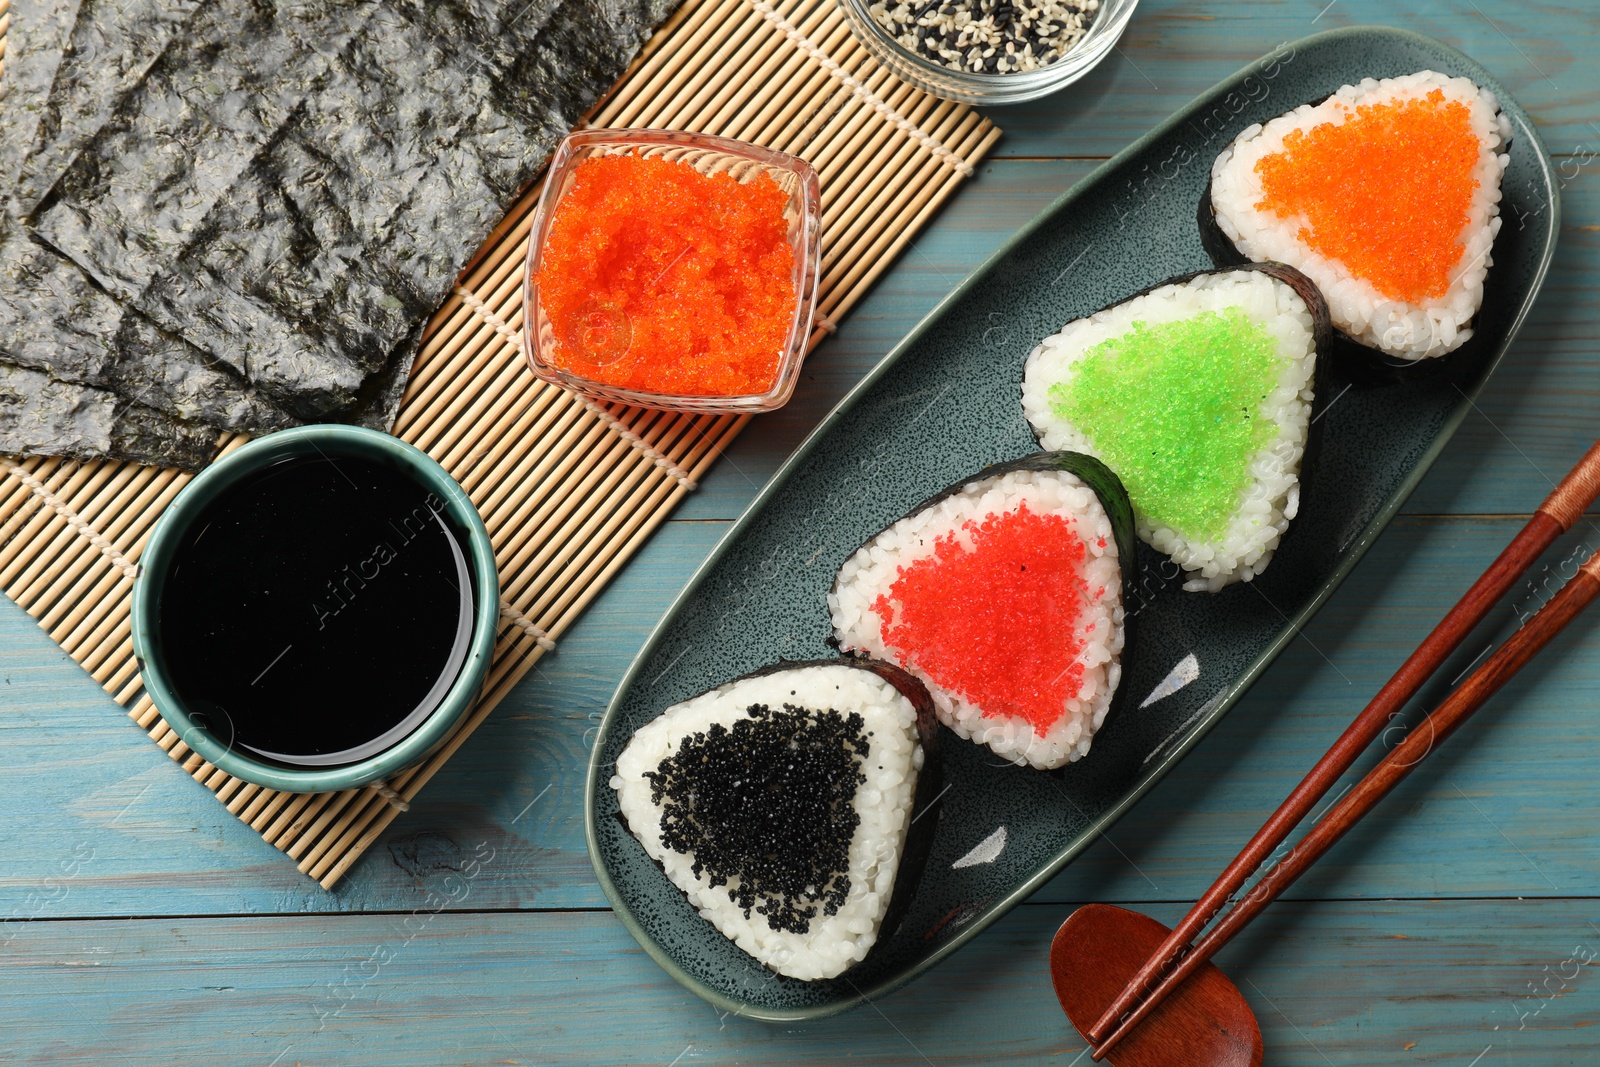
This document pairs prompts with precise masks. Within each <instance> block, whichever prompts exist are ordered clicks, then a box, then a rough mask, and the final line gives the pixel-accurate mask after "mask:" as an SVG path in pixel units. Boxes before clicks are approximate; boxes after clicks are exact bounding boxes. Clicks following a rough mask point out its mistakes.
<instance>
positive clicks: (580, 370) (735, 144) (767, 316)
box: [523, 130, 821, 412]
mask: <svg viewBox="0 0 1600 1067" xmlns="http://www.w3.org/2000/svg"><path fill="white" fill-rule="evenodd" d="M820 227H821V206H820V191H819V187H818V182H817V174H816V171H814V170H813V169H812V168H811V165H810V164H809V163H807V162H806V161H805V160H803V159H798V158H796V157H794V156H790V155H786V154H784V153H782V152H774V151H772V150H771V149H767V148H762V147H760V146H759V145H752V144H746V143H744V142H742V141H734V140H729V139H727V138H723V137H710V136H705V135H702V134H690V133H679V132H676V131H668V130H584V131H581V132H578V133H572V134H568V135H567V137H566V138H565V139H564V140H563V141H562V142H561V144H560V146H559V147H558V148H557V149H556V153H555V156H554V157H553V158H552V159H551V161H550V171H549V175H548V177H547V178H546V179H545V186H544V191H543V193H542V194H541V195H540V197H539V207H538V210H537V212H536V213H535V215H534V220H533V232H532V234H531V236H530V238H529V243H528V269H527V278H526V285H525V286H524V288H523V323H524V325H525V326H526V327H527V328H526V329H525V330H524V333H523V336H524V342H523V347H524V349H525V351H526V353H527V357H528V363H529V365H530V366H531V367H532V368H533V372H534V373H535V374H537V375H538V376H539V377H541V378H543V379H545V380H546V381H550V382H555V383H556V384H558V385H564V386H567V387H568V388H571V389H574V390H576V391H577V392H580V393H583V394H585V395H587V396H591V397H594V398H596V399H600V400H615V401H619V402H621V403H625V404H637V405H641V406H644V407H651V408H666V409H670V410H679V411H715V412H747V411H748V412H758V411H771V410H772V409H774V408H778V407H782V406H783V404H784V403H786V402H787V401H788V399H789V396H790V394H791V393H793V392H794V385H795V379H796V378H797V377H798V376H799V373H800V363H801V361H802V360H803V359H804V358H805V354H806V348H807V347H808V343H809V340H810V335H811V323H812V316H813V313H814V309H815V304H816V291H817V275H818V261H819V258H820V257H819V247H820V245H821V239H820Z"/></svg>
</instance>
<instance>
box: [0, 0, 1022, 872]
mask: <svg viewBox="0 0 1600 1067" xmlns="http://www.w3.org/2000/svg"><path fill="white" fill-rule="evenodd" d="M7 6H8V5H7V4H6V3H5V2H4V0H0V12H3V11H4V9H5V8H6V7H7ZM4 26H5V23H4V21H3V20H0V33H3V32H4ZM3 42H4V38H3V37H0V47H3ZM591 122H592V124H593V125H596V126H603V127H629V126H632V127H639V126H649V127H656V128H671V129H684V130H693V131H698V132H704V133H714V134H721V135H723V136H728V137H737V138H741V139H743V140H747V141H754V142H757V143H760V144H763V145H767V146H770V147H773V148H777V149H781V150H783V151H786V152H790V153H793V154H796V155H799V156H802V157H803V158H805V159H807V160H808V161H810V163H811V164H812V165H813V166H814V167H815V168H816V169H817V171H818V173H819V174H820V175H821V177H822V207H823V226H822V235H823V258H822V278H821V288H820V293H819V308H820V312H821V316H820V318H819V321H820V322H821V324H822V326H821V328H820V329H818V331H817V332H816V334H814V335H813V337H812V338H811V343H812V345H813V346H815V344H816V343H817V342H818V341H819V340H820V339H821V338H822V337H823V336H824V335H825V333H826V332H828V331H830V330H831V329H832V328H833V323H835V322H837V321H838V319H839V318H840V317H841V316H842V315H843V314H844V313H845V312H846V311H848V310H849V309H850V307H851V306H852V305H854V304H855V303H856V301H857V300H859V299H860V298H861V297H862V295H863V294H864V293H865V292H866V291H867V289H868V288H869V287H870V286H871V285H872V284H873V282H874V281H875V280H876V279H877V278H878V276H879V275H880V274H882V272H883V271H884V270H885V268H886V267H887V266H888V265H889V264H890V262H892V261H893V259H894V258H895V256H896V255H897V254H898V253H899V252H900V251H901V250H902V249H903V248H904V247H905V245H906V243H907V242H908V241H910V240H911V239H912V238H913V237H914V236H915V235H916V234H917V233H918V232H919V231H920V230H921V228H922V227H923V226H924V225H925V224H926V222H927V221H928V219H929V218H930V217H931V216H932V215H933V213H934V212H935V211H937V210H938V208H939V207H940V205H941V204H942V203H943V202H944V201H945V200H946V199H947V198H948V197H949V196H950V195H951V194H952V193H953V192H954V191H955V190H956V188H957V187H958V186H959V185H960V184H961V182H962V181H963V180H964V179H965V178H966V177H968V176H970V175H971V174H972V173H973V168H974V166H975V164H976V163H977V162H978V161H979V160H980V159H981V158H982V157H983V155H984V153H985V152H987V151H988V149H989V147H990V146H991V145H993V144H994V142H995V141H996V140H997V139H998V138H999V136H1000V131H999V130H998V129H996V128H994V127H993V126H992V125H991V124H990V123H989V121H988V120H986V119H983V118H981V117H980V116H979V115H978V114H976V113H975V112H973V111H972V110H970V109H969V108H966V107H964V106H961V105H957V104H952V103H948V102H945V101H941V100H938V99H936V98H934V97H931V96H928V95H926V94H924V93H922V92H920V91H918V90H915V89H912V88H911V87H910V86H908V85H905V84H904V83H902V82H901V81H899V80H898V79H897V78H895V77H894V76H893V75H891V74H890V73H889V72H888V71H886V70H885V69H884V68H882V67H881V66H879V65H878V64H877V63H876V62H875V61H874V60H873V59H872V58H871V57H870V56H869V55H868V54H867V53H866V50H865V49H864V48H862V47H861V46H860V45H859V44H858V43H857V41H856V39H855V38H854V37H853V36H852V35H851V33H850V29H849V26H848V24H847V22H846V19H845V16H844V13H843V11H842V10H841V9H840V8H839V7H837V6H836V2H835V0H779V2H777V3H768V2H767V0H686V2H685V3H684V4H683V6H682V7H681V8H680V9H679V10H678V12H677V13H676V14H675V15H674V16H673V17H672V19H671V20H669V21H668V23H667V24H666V25H665V26H663V27H662V28H661V29H660V30H659V31H658V32H657V33H656V34H655V36H654V37H652V38H651V40H650V42H649V43H648V44H647V45H646V47H645V49H644V51H643V52H642V53H641V55H640V57H639V58H638V59H637V60H635V62H634V64H633V66H632V67H631V68H630V69H629V71H628V73H627V74H626V75H624V76H623V78H622V79H621V80H620V81H619V82H618V83H617V85H616V86H615V87H614V88H613V89H612V91H611V93H610V94H609V95H608V97H607V98H606V99H605V100H603V101H602V102H601V104H600V105H599V106H598V107H597V108H596V110H595V112H594V113H593V115H592V118H591ZM537 198H538V189H537V188H535V189H533V190H532V191H530V192H529V193H528V194H527V195H526V196H524V197H523V198H522V199H521V200H520V201H519V202H518V203H517V204H516V206H515V207H513V208H512V210H511V212H510V213H509V215H508V216H507V217H506V219H505V221H504V222H503V223H502V224H501V225H500V226H499V227H498V228H497V230H496V231H495V232H494V233H493V234H492V235H491V236H490V238H489V240H488V242H487V243H486V244H485V245H484V248H483V249H482V250H481V251H480V252H479V254H478V256H477V257H476V258H475V259H474V261H473V263H472V265H471V266H470V267H469V269H468V271H467V272H466V273H465V274H464V276H463V278H462V284H461V285H460V286H458V287H457V289H456V293H455V295H454V296H453V297H451V298H450V300H449V301H447V302H446V304H445V305H444V306H443V307H442V308H441V309H440V310H439V312H438V313H437V314H436V315H435V316H434V318H433V319H432V321H431V322H430V323H429V324H428V328H427V331H426V333H425V335H424V341H423V345H422V349H421V352H420V354H419V355H418V357H417V361H416V365H415V368H414V370H413V372H412V377H411V380H410V383H409V385H408V388H407V391H406V394H405V399H404V401H403V403H402V406H401V409H400V414H399V418H398V420H397V421H396V423H395V426H394V429H393V433H394V434H395V435H396V436H398V437H400V438H403V439H404V440H406V441H410V442H411V443H412V444H415V445H416V446H418V447H419V448H421V449H423V450H424V451H426V452H427V453H428V454H429V455H431V456H433V457H434V458H435V459H437V460H438V461H439V462H440V463H441V464H443V465H444V467H445V468H446V469H447V470H449V471H450V473H451V474H452V475H453V476H454V477H455V478H456V479H457V480H458V481H459V482H460V483H461V484H462V486H463V487H464V488H465V489H466V491H467V493H468V494H469V495H470V496H471V498H472V501H473V503H474V504H476V505H477V507H478V510H479V512H480V513H482V515H483V518H484V522H485V523H486V524H487V526H488V528H489V532H490V535H491V537H492V538H493V541H494V544H495V550H496V557H495V558H496V564H497V565H498V568H499V571H500V587H501V595H502V603H501V620H500V630H499V637H498V642H497V644H496V646H495V656H494V663H493V665H492V667H491V668H490V674H489V679H488V682H487V683H486V686H485V692H484V696H483V697H482V699H481V700H480V701H479V703H478V704H477V706H476V708H475V709H474V710H473V712H472V713H471V714H470V716H469V717H468V718H467V719H466V720H465V722H464V724H463V726H462V727H461V729H460V730H458V731H457V732H456V734H455V735H454V736H453V737H452V738H451V739H450V740H449V742H448V743H447V744H446V745H445V746H444V747H443V748H442V749H441V750H440V751H438V752H437V753H435V754H434V755H433V756H432V757H430V758H429V759H428V760H427V761H426V762H424V763H422V764H420V765H419V766H417V767H414V768H412V769H410V770H408V771H406V772H404V773H401V774H398V775H395V776H394V777H392V778H391V779H390V780H389V781H388V782H386V783H380V784H379V785H377V786H369V787H366V788H362V789H351V790H345V791H343V792H337V793H315V794H311V793H284V792H278V791H275V790H271V789H264V788H261V787H259V786H254V785H250V784H247V783H245V782H242V781H240V780H239V779H237V778H234V777H232V776H230V775H227V774H225V773H223V772H221V771H219V770H217V769H216V768H215V767H213V766H211V765H210V764H209V763H206V762H205V761H204V760H202V759H201V758H200V757H199V756H198V755H196V754H195V753H193V752H191V751H190V750H189V748H188V746H187V745H185V744H184V743H183V742H182V741H181V740H180V739H179V738H178V737H177V735H176V734H175V733H174V731H173V730H171V729H170V728H169V727H168V726H167V724H166V723H165V722H163V721H162V719H161V717H160V715H159V714H158V713H157V711H156V709H155V707H154V705H153V704H152V703H151V701H150V698H149V697H148V696H146V695H145V692H144V689H143V686H142V685H141V683H140V679H139V673H138V666H137V664H136V663H135V660H134V655H133V645H132V640H131V638H130V636H129V608H130V603H131V592H132V588H133V576H134V575H135V574H136V573H137V561H138V559H139V554H140V552H141V550H142V549H143V547H144V544H145V541H146V539H147V538H148V537H149V534H150V532H151V530H152V528H153V527H154V525H155V523H156V520H157V519H158V518H159V517H160V516H161V513H162V510H163V509H164V508H165V507H166V506H167V504H168V503H169V502H171V500H172V499H173V497H174V496H175V495H176V494H177V493H178V491H179V490H180V489H182V488H183V486H184V484H185V483H186V482H187V481H188V479H189V476H188V475H186V474H183V473H180V472H178V471H173V470H163V469H158V468H154V467H144V466H139V465H136V464H131V463H113V462H72V461H66V460H56V459H41V458H28V459H22V460H11V459H6V458H4V457H0V471H3V474H0V587H3V588H4V590H5V592H6V595H7V596H9V597H11V599H12V600H14V601H16V602H17V603H18V604H19V605H21V606H22V608H23V609H24V610H26V611H27V612H28V614H30V615H31V616H33V618H35V619H36V620H38V622H39V625H40V627H42V628H43V629H44V630H45V632H47V633H48V634H49V635H50V636H51V638H52V639H53V640H55V641H56V642H57V643H58V644H59V645H60V646H61V647H62V649H64V650H65V651H66V652H67V653H68V654H69V655H70V656H71V657H72V658H73V659H74V660H76V661H77V662H78V663H79V664H80V665H82V667H83V668H84V669H85V670H87V671H88V672H89V673H90V674H91V675H92V676H93V677H94V679H95V681H97V682H99V683H100V684H101V685H102V686H104V687H105V690H106V692H108V693H110V694H111V695H112V697H114V698H115V699H116V701H117V702H118V703H119V704H122V705H123V706H124V707H126V708H128V709H129V711H128V714H129V716H131V717H132V718H133V719H134V721H135V722H137V723H138V724H139V726H140V728H142V729H144V730H146V731H148V733H149V735H150V738H151V740H153V741H154V742H155V743H156V744H158V745H160V746H161V747H162V748H163V749H164V750H166V752H167V753H168V755H170V756H171V757H172V758H173V759H174V760H176V761H177V762H179V763H180V764H181V765H182V766H183V769H184V770H185V771H187V772H189V774H190V775H192V776H193V777H194V778H195V779H196V780H197V781H199V782H200V783H201V784H203V785H204V786H205V787H206V788H208V789H210V790H211V791H212V792H213V793H214V794H215V795H216V797H217V799H218V800H219V801H220V802H221V803H223V804H225V805H226V806H227V808H228V810H229V811H230V812H232V813H233V814H234V815H236V816H238V817H239V818H240V819H241V820H243V821H244V822H245V823H247V824H248V825H249V826H250V828H251V829H253V830H255V831H257V832H258V833H260V834H261V836H262V837H263V838H265V839H266V840H267V841H268V842H270V843H271V844H273V845H275V846H276V847H278V848H279V849H281V850H283V852H285V853H286V854H287V855H288V856H289V857H290V858H291V859H293V860H295V861H296V863H297V864H298V865H299V869H300V870H301V871H303V872H304V873H305V874H307V875H309V876H311V877H312V878H314V879H316V880H317V881H318V882H319V883H320V884H321V885H322V886H323V887H324V888H331V887H332V886H333V885H334V883H336V882H337V881H338V880H339V879H340V878H341V877H343V876H344V874H345V873H346V872H347V871H348V870H349V869H350V867H351V865H352V864H354V863H355V862H356V860H357V859H359V858H360V857H361V855H362V853H363V852H365V851H366V849H367V848H368V847H369V846H370V845H371V844H372V843H373V842H374V841H375V840H376V839H377V838H378V836H379V834H381V833H382V832H383V831H384V829H385V828H386V827H387V826H388V825H389V824H390V822H392V821H393V820H394V818H395V817H396V816H397V815H398V814H399V813H400V812H402V811H404V810H406V809H407V808H408V807H409V804H410V802H411V801H412V800H413V799H414V798H415V797H416V796H417V793H418V792H419V791H420V790H421V789H422V787H423V786H424V785H425V784H426V783H427V782H428V780H429V779H430V778H432V777H433V775H434V774H435V773H436V772H437V771H438V770H439V768H440V767H442V766H443V765H444V764H445V762H446V761H447V760H449V759H450V757H451V756H452V755H453V754H454V753H455V751H456V750H457V749H458V748H459V747H460V746H461V744H462V743H463V742H464V741H465V740H466V739H467V737H468V736H469V735H470V734H471V733H472V732H473V730H474V729H476V728H477V726H478V725H479V724H480V723H481V722H483V720H484V719H485V718H486V717H487V716H488V715H489V713H490V711H491V710H493V708H494V707H495V705H496V704H498V703H499V702H500V700H501V699H503V698H504V697H505V695H506V694H507V693H508V692H510V690H511V688H512V687H513V686H514V685H516V683H517V681H518V680H519V679H520V678H522V676H523V675H524V674H526V673H527V672H528V670H529V669H530V668H531V667H532V666H533V665H534V664H535V663H536V662H537V661H538V660H539V658H540V657H541V656H543V655H544V654H545V653H546V652H549V651H551V650H553V649H554V648H556V647H557V643H558V642H559V641H560V639H561V635H562V634H563V633H564V632H565V631H566V630H567V629H568V628H569V627H570V626H571V625H572V624H573V623H574V622H575V621H576V619H577V618H578V616H579V615H580V614H581V613H582V612H583V610H584V608H585V607H586V606H587V605H588V604H589V602H590V601H591V600H593V599H594V598H595V596H596V595H598V594H599V592H600V591H601V590H602V589H603V588H604V587H605V585H606V583H607V582H608V581H610V579H611V578H612V576H614V575H615V574H616V573H617V571H618V569H619V568H621V567H622V565H623V564H624V563H625V562H627V560H628V559H629V558H630V557H631V556H632V555H633V553H634V552H635V551H636V550H637V549H638V548H639V547H640V545H642V544H643V543H644V541H645V540H646V539H647V538H648V537H649V536H650V534H651V533H652V532H653V531H654V530H655V529H656V527H658V526H659V525H660V524H661V523H662V522H663V521H664V520H665V519H666V517H667V516H668V515H669V514H670V513H671V511H672V510H673V508H674V507H675V506H676V505H677V503H678V502H679V501H680V500H682V499H683V498H684V497H685V496H686V495H687V494H688V493H690V492H692V491H693V490H694V488H695V485H696V483H697V482H698V481H699V479H700V478H701V477H702V476H703V475H704V474H705V472H706V470H707V469H708V468H709V467H710V466H711V464H712V462H713V461H714V460H715V458H716V457H717V455H718V454H720V453H721V451H722V450H723V449H724V448H726V447H727V445H728V444H729V442H730V441H732V439H733V438H734V436H735V435H736V434H738V432H739V431H740V429H741V428H743V426H744V424H745V422H746V421H747V420H748V416H738V417H736V416H729V415H724V416H707V415H701V416H690V415H678V414H672V413H668V412H655V411H647V410H644V409H639V408H626V407H621V406H616V405H609V406H608V405H601V404H596V403H591V402H588V401H585V400H583V399H582V398H580V397H578V396H576V395H574V394H572V393H569V392H566V391H564V390H562V389H559V388H556V387H554V386H551V385H547V384H545V383H543V382H540V381H538V380H537V379H535V378H534V377H533V376H532V374H531V373H529V371H528V370H527V368H526V366H525V365H524V363H523V359H522V356H521V350H520V345H521V342H520V336H521V335H520V330H521V326H522V266H523V260H524V256H525V254H526V251H527V240H528V230H529V225H530V222H531V216H532V214H533V209H534V206H535V204H536V202H537ZM244 440H245V438H243V437H235V438H231V439H230V440H229V441H228V442H227V448H228V449H230V450H231V449H232V448H236V447H238V445H239V444H242V443H243V441H244Z"/></svg>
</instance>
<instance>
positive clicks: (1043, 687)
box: [872, 502, 1104, 737]
mask: <svg viewBox="0 0 1600 1067" xmlns="http://www.w3.org/2000/svg"><path fill="white" fill-rule="evenodd" d="M962 530H963V531H964V532H965V534H966V538H965V539H966V540H968V541H970V544H971V547H970V548H968V547H967V546H966V545H964V544H962V541H963V538H962V536H961V535H960V534H957V533H949V534H945V535H944V536H942V537H940V538H938V539H937V540H935V541H934V551H933V555H932V556H927V557H924V558H923V559H919V560H917V561H916V562H914V563H911V564H909V565H908V566H904V567H901V568H899V577H898V578H896V579H895V582H894V584H893V585H892V586H891V587H890V589H889V593H888V595H887V596H880V597H878V599H877V600H876V601H874V602H873V605H872V610H873V611H874V612H875V613H876V614H877V615H878V617H879V618H880V619H882V620H883V629H882V635H883V643H884V644H885V645H886V646H887V647H889V648H890V649H891V650H892V651H894V652H896V653H897V654H898V657H899V659H900V662H901V664H902V665H904V666H908V667H916V668H917V669H918V670H920V671H922V672H923V673H924V674H926V675H927V676H928V677H929V678H931V679H932V680H933V681H934V683H935V684H937V685H938V686H939V687H940V688H942V689H946V690H949V691H951V692H953V693H957V694H959V695H960V696H961V697H962V698H963V699H964V700H966V701H967V702H969V703H971V704H975V705H977V706H978V707H979V708H982V709H983V714H984V715H985V716H986V717H988V718H994V717H997V716H1007V717H1018V718H1022V719H1025V720H1027V722H1028V723H1029V724H1030V725H1031V726H1032V727H1033V729H1034V731H1035V732H1036V733H1038V734H1039V735H1040V736H1041V737H1042V736H1044V734H1045V733H1046V732H1047V731H1048V730H1049V729H1050V727H1051V726H1053V725H1055V723H1056V720H1058V719H1060V718H1061V716H1062V714H1063V712H1064V711H1065V705H1066V702H1067V701H1068V700H1070V699H1071V698H1073V697H1075V696H1077V694H1078V691H1079V689H1081V688H1082V686H1083V665H1082V664H1080V663H1079V662H1078V657H1079V655H1080V654H1082V652H1083V646H1084V640H1083V636H1082V633H1083V632H1084V625H1083V621H1082V617H1083V615H1084V612H1085V610H1086V609H1087V608H1088V607H1089V606H1090V605H1091V604H1093V603H1094V602H1095V601H1096V600H1098V597H1099V595H1103V593H1104V590H1103V589H1101V590H1097V593H1096V595H1095V596H1094V597H1091V595H1090V591H1089V589H1088V583H1087V582H1086V581H1085V580H1084V576H1083V569H1084V563H1085V561H1086V557H1087V554H1088V549H1087V547H1086V546H1085V545H1084V543H1083V541H1081V540H1080V539H1079V538H1078V536H1077V532H1076V531H1075V530H1074V528H1073V524H1072V522H1071V521H1070V520H1069V519H1066V518H1063V517H1062V516H1059V515H1038V514H1035V513H1034V512H1032V511H1030V510H1029V509H1028V505H1027V504H1026V503H1025V502H1024V503H1022V504H1020V505H1019V506H1018V507H1017V510H1016V511H1012V512H1006V513H1003V514H991V515H987V516H985V517H984V520H983V522H982V523H981V524H979V523H978V522H977V521H976V520H972V519H969V520H968V521H967V522H966V523H964V524H963V525H962Z"/></svg>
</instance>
